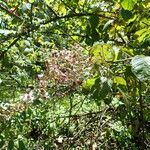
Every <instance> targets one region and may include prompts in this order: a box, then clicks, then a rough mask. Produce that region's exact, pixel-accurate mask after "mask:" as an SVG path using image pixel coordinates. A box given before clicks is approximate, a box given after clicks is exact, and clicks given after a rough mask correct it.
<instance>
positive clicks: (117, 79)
mask: <svg viewBox="0 0 150 150" xmlns="http://www.w3.org/2000/svg"><path fill="white" fill-rule="evenodd" d="M113 80H114V83H116V84H117V85H125V86H126V84H127V83H126V81H125V79H124V78H122V77H119V76H115V77H114V79H113Z"/></svg>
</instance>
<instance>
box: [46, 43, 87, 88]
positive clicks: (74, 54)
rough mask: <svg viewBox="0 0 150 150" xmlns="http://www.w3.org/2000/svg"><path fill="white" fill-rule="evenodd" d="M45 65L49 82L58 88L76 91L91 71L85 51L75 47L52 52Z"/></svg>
mask: <svg viewBox="0 0 150 150" xmlns="http://www.w3.org/2000/svg"><path fill="white" fill-rule="evenodd" d="M45 65H46V72H45V76H46V78H47V81H49V82H50V83H51V84H53V85H54V86H55V87H58V88H59V87H61V86H63V87H68V89H76V88H77V87H79V85H81V84H82V81H83V80H84V79H85V76H86V73H87V72H88V71H89V70H90V69H89V68H90V59H89V57H88V56H85V55H83V49H81V48H80V47H79V46H78V47H77V46H74V47H72V48H70V49H63V50H60V51H59V50H54V51H52V53H51V55H50V56H49V57H48V58H47V60H46V61H45Z"/></svg>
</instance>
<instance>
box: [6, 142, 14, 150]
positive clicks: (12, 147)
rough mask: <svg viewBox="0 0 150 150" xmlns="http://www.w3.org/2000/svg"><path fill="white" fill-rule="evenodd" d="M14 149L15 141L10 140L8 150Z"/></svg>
mask: <svg viewBox="0 0 150 150" xmlns="http://www.w3.org/2000/svg"><path fill="white" fill-rule="evenodd" d="M13 149H14V141H12V140H10V141H9V143H8V147H7V150H13Z"/></svg>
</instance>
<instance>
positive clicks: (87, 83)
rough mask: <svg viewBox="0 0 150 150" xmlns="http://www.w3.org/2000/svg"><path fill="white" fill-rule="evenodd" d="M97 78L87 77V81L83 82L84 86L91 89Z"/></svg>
mask: <svg viewBox="0 0 150 150" xmlns="http://www.w3.org/2000/svg"><path fill="white" fill-rule="evenodd" d="M95 80H96V78H92V79H87V80H86V81H85V82H83V84H82V87H83V88H84V89H86V90H88V91H90V90H91V88H92V86H93V85H94V84H95Z"/></svg>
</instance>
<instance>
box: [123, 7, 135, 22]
mask: <svg viewBox="0 0 150 150" xmlns="http://www.w3.org/2000/svg"><path fill="white" fill-rule="evenodd" d="M121 16H122V18H123V19H124V20H128V19H131V18H132V17H133V14H132V12H131V11H129V10H125V9H121Z"/></svg>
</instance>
